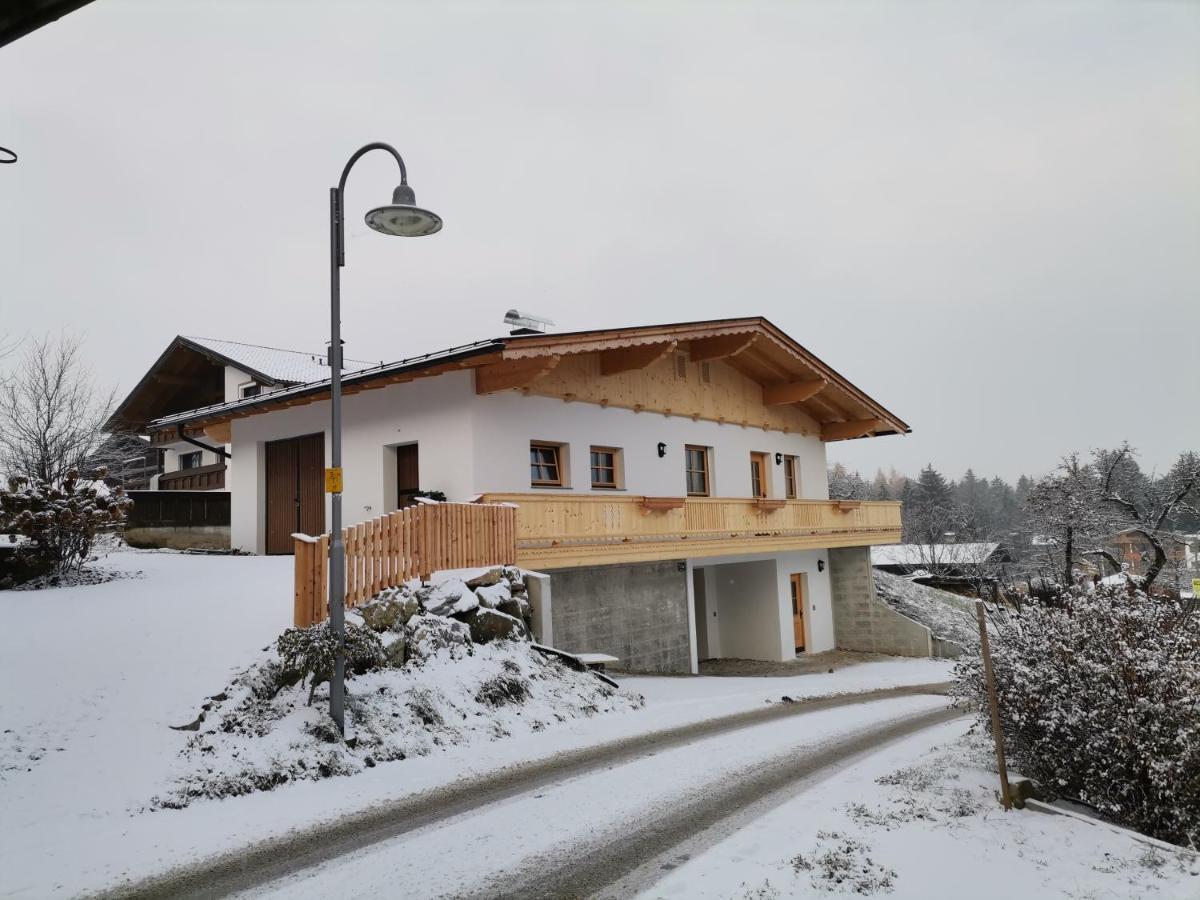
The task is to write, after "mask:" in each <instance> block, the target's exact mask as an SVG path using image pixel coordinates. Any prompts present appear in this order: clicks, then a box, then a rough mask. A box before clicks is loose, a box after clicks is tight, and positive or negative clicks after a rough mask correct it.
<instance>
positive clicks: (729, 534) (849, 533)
mask: <svg viewBox="0 0 1200 900" xmlns="http://www.w3.org/2000/svg"><path fill="white" fill-rule="evenodd" d="M481 500H482V501H483V502H485V503H514V504H516V505H517V506H518V507H519V511H518V513H517V560H518V562H519V563H520V564H521V565H524V566H527V567H529V568H546V569H551V568H564V567H567V566H580V565H596V564H601V563H619V562H645V561H651V560H662V559H680V558H684V557H703V556H726V555H733V554H742V553H773V552H778V551H783V550H807V549H816V548H825V547H853V546H862V545H868V544H895V543H897V542H898V541H899V540H900V503H899V502H860V501H839V500H753V499H746V498H741V497H737V498H734V497H688V498H683V497H644V496H641V495H629V494H612V495H609V494H581V495H569V494H561V493H521V494H484V495H483V497H482V498H481Z"/></svg>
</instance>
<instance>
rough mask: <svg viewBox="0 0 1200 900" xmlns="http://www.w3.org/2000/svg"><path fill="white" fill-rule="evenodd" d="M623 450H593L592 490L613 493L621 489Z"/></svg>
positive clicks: (616, 448)
mask: <svg viewBox="0 0 1200 900" xmlns="http://www.w3.org/2000/svg"><path fill="white" fill-rule="evenodd" d="M621 480H622V479H621V449H620V448H619V447H593V448H592V490H607V491H613V490H616V489H617V488H619V487H621Z"/></svg>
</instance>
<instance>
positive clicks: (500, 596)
mask: <svg viewBox="0 0 1200 900" xmlns="http://www.w3.org/2000/svg"><path fill="white" fill-rule="evenodd" d="M497 571H499V570H497ZM475 596H476V597H478V598H479V605H480V606H486V607H487V608H488V609H498V608H499V607H500V604H502V603H506V602H508V601H509V600H511V599H512V592H511V591H509V589H508V585H507V584H504V583H502V582H497V583H496V584H489V585H486V586H485V587H481V588H476V589H475Z"/></svg>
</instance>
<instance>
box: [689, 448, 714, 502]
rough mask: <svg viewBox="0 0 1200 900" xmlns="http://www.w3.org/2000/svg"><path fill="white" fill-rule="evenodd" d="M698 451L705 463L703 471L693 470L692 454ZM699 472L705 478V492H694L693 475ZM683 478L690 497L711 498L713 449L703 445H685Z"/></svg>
mask: <svg viewBox="0 0 1200 900" xmlns="http://www.w3.org/2000/svg"><path fill="white" fill-rule="evenodd" d="M694 451H698V452H699V453H700V458H701V459H702V460H703V461H704V468H703V469H693V468H692V453H693V452H694ZM693 472H699V473H700V474H701V475H702V477H703V478H704V490H703V491H693V490H692V473H693ZM683 478H684V488H685V489H686V491H687V495H688V496H689V497H711V496H712V447H706V446H704V445H703V444H684V445H683Z"/></svg>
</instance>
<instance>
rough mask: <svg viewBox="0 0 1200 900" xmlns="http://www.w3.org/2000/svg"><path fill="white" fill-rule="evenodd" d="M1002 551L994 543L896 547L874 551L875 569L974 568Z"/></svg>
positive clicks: (879, 548)
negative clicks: (897, 567) (954, 566)
mask: <svg viewBox="0 0 1200 900" xmlns="http://www.w3.org/2000/svg"><path fill="white" fill-rule="evenodd" d="M999 549H1000V544H999V543H996V542H994V541H981V542H974V543H970V542H968V543H962V544H892V545H891V546H887V547H872V548H871V565H873V566H929V565H972V564H977V563H981V562H985V561H986V560H988V559H989V558H991V556H992V555H993V554H994V553H995V552H996V551H997V550H999Z"/></svg>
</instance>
